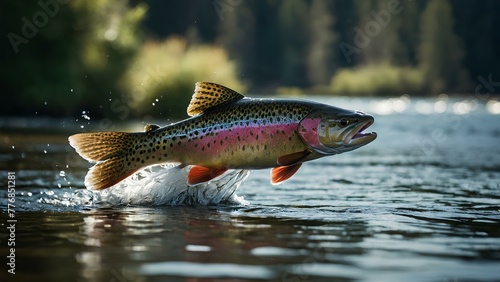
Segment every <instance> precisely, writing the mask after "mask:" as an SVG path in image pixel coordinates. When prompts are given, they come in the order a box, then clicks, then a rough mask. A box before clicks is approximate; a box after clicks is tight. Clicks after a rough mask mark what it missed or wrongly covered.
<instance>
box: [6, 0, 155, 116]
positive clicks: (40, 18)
mask: <svg viewBox="0 0 500 282" xmlns="http://www.w3.org/2000/svg"><path fill="white" fill-rule="evenodd" d="M145 11H146V8H145V7H144V6H143V5H139V6H136V7H130V6H128V2H127V1H126V0H119V1H112V0H96V1H85V0H74V1H70V2H68V3H67V4H59V2H58V1H55V0H46V1H38V2H35V1H33V2H22V3H21V2H18V1H5V2H2V8H1V9H0V18H1V19H2V24H1V25H0V26H1V27H0V28H2V30H1V33H2V34H7V39H8V41H7V43H8V44H9V45H10V46H9V45H2V52H1V55H0V56H2V68H1V73H0V76H1V79H0V89H1V91H2V92H3V93H7V95H14V96H15V97H16V99H13V100H12V101H10V102H9V103H2V104H1V105H0V111H1V112H2V114H10V115H20V114H21V115H23V114H24V115H32V114H34V113H39V114H49V115H52V116H61V115H70V114H74V113H76V112H78V111H81V110H82V109H85V110H89V109H92V110H98V109H100V108H102V111H101V112H94V113H92V114H95V115H102V114H106V112H108V113H109V112H111V111H112V110H111V109H109V107H103V105H105V104H109V101H108V100H109V99H118V98H119V97H120V94H119V92H118V88H117V85H116V82H117V80H118V79H119V78H120V77H121V76H122V74H123V72H124V71H125V70H126V68H127V65H128V64H129V63H130V61H131V60H132V59H133V55H134V54H135V52H136V51H137V50H138V47H139V43H140V37H139V36H138V24H139V22H140V21H141V19H142V18H143V16H144V14H145ZM18 42H20V43H18ZM3 43H4V44H5V41H4V42H3Z"/></svg>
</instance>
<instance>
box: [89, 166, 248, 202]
mask: <svg viewBox="0 0 500 282" xmlns="http://www.w3.org/2000/svg"><path fill="white" fill-rule="evenodd" d="M189 169H190V167H185V168H179V167H178V166H174V165H171V164H167V165H157V166H150V167H147V168H144V169H142V170H140V171H139V172H137V173H135V174H134V175H132V176H131V177H129V178H127V179H125V180H124V181H122V182H120V183H118V184H116V185H114V186H112V187H110V188H108V189H106V190H103V191H97V192H95V193H100V198H101V199H100V200H101V203H103V204H109V205H113V206H115V205H148V206H159V205H193V204H199V205H215V204H221V203H225V204H239V205H246V204H248V202H246V201H245V200H244V199H243V198H242V197H238V196H237V195H236V194H235V192H236V190H237V189H238V187H239V186H240V185H241V183H242V182H243V181H244V180H245V179H246V178H247V176H248V174H249V171H248V170H230V171H228V172H227V173H225V174H223V175H222V176H220V177H217V178H215V179H213V180H211V181H209V182H206V183H200V184H198V185H194V186H190V185H188V184H187V174H188V172H189Z"/></svg>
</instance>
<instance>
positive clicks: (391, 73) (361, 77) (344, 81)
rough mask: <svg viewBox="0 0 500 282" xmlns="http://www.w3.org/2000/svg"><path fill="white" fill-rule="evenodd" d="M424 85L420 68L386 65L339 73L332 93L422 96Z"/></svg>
mask: <svg viewBox="0 0 500 282" xmlns="http://www.w3.org/2000/svg"><path fill="white" fill-rule="evenodd" d="M423 85H424V81H423V76H422V72H421V70H420V69H418V68H414V67H401V66H394V65H390V64H387V63H382V64H371V65H367V66H364V67H358V68H354V69H347V68H345V69H341V70H339V71H338V72H337V73H336V74H335V75H334V76H333V78H332V82H331V90H332V92H333V94H336V95H353V96H354V95H360V96H373V95H380V96H387V95H401V94H403V93H410V94H421V93H422V89H423Z"/></svg>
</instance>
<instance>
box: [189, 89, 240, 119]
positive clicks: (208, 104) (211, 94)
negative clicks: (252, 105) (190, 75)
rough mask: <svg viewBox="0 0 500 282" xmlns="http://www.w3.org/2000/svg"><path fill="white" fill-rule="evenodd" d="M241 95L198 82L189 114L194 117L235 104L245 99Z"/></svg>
mask: <svg viewBox="0 0 500 282" xmlns="http://www.w3.org/2000/svg"><path fill="white" fill-rule="evenodd" d="M243 98H244V96H243V95H241V94H240V93H238V92H236V91H234V90H232V89H229V88H227V87H225V86H222V85H219V84H216V83H211V82H196V85H195V87H194V93H193V97H192V98H191V102H190V103H189V106H188V108H187V114H188V115H189V116H194V115H197V114H201V113H203V112H204V111H206V110H207V109H209V108H213V107H215V106H218V105H222V104H227V103H234V102H236V101H238V100H241V99H243Z"/></svg>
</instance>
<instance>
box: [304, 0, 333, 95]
mask: <svg viewBox="0 0 500 282" xmlns="http://www.w3.org/2000/svg"><path fill="white" fill-rule="evenodd" d="M332 3H333V2H329V1H324V0H313V1H312V4H311V10H310V13H309V18H310V19H311V22H310V26H309V28H310V37H311V41H310V43H309V54H308V57H307V77H308V79H309V83H310V84H312V85H314V86H323V85H327V84H328V83H329V82H330V78H331V77H332V74H333V72H334V70H335V65H334V64H333V62H332V61H333V58H334V50H337V49H336V46H335V43H336V40H337V37H338V36H337V34H336V32H335V30H334V18H333V13H332Z"/></svg>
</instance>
